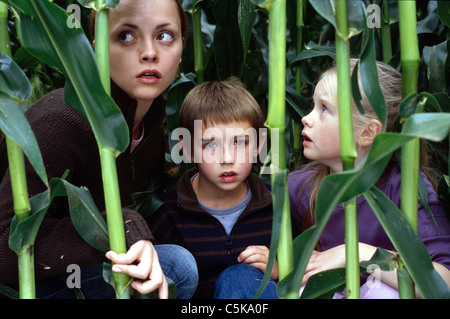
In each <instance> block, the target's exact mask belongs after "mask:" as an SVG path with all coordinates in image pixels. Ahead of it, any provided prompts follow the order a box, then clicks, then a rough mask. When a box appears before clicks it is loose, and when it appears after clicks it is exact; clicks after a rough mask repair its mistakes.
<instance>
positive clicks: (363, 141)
mask: <svg viewBox="0 0 450 319" xmlns="http://www.w3.org/2000/svg"><path fill="white" fill-rule="evenodd" d="M382 129H383V125H382V124H381V122H380V121H379V120H378V119H373V120H371V121H370V123H369V125H367V126H366V128H365V129H364V130H363V131H362V133H361V135H360V136H359V138H358V144H359V145H360V146H361V147H368V146H370V145H372V143H373V139H374V138H375V136H377V135H378V134H379V133H380V132H381V130H382Z"/></svg>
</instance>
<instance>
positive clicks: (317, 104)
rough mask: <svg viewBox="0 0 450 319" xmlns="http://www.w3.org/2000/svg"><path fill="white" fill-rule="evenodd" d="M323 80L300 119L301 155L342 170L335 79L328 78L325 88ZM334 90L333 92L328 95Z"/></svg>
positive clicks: (334, 170)
mask: <svg viewBox="0 0 450 319" xmlns="http://www.w3.org/2000/svg"><path fill="white" fill-rule="evenodd" d="M325 82H326V81H324V80H323V79H322V80H321V81H319V83H318V84H317V86H316V89H315V92H314V108H313V110H312V111H311V112H310V113H309V114H308V115H306V116H304V117H303V118H302V123H303V125H304V128H303V131H302V137H303V147H304V149H303V154H304V155H305V157H306V158H308V159H311V160H316V161H318V162H320V163H322V164H325V165H327V166H328V167H330V169H331V171H332V172H338V171H342V162H341V157H340V154H341V151H340V140H339V113H338V106H337V97H336V94H337V93H336V92H337V91H336V90H337V84H335V82H337V80H336V81H332V80H329V81H328V83H327V84H329V85H330V86H334V87H328V90H327V87H326V85H325ZM332 92H334V93H335V94H332Z"/></svg>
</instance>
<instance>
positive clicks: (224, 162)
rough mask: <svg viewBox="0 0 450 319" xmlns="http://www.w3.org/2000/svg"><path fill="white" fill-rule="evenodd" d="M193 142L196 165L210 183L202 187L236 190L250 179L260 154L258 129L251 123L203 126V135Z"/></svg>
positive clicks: (195, 135) (204, 179) (241, 122)
mask: <svg viewBox="0 0 450 319" xmlns="http://www.w3.org/2000/svg"><path fill="white" fill-rule="evenodd" d="M194 139H195V140H194V143H193V144H194V145H193V148H194V149H193V151H194V152H193V153H194V162H195V163H197V166H198V169H199V172H200V176H201V180H202V182H203V183H205V184H207V185H203V186H208V187H212V188H214V189H216V190H220V191H227V190H234V189H236V188H237V187H238V186H240V184H241V183H242V182H244V181H245V180H246V179H247V176H248V175H249V174H250V171H251V169H252V165H253V162H254V159H255V158H256V156H257V155H258V146H257V144H258V143H257V134H256V130H255V129H254V128H253V127H252V126H251V124H250V123H249V122H248V121H239V122H231V123H227V124H223V123H211V125H209V126H207V127H205V126H204V125H202V134H201V136H200V134H194ZM210 190H211V189H210Z"/></svg>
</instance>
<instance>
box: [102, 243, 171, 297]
mask: <svg viewBox="0 0 450 319" xmlns="http://www.w3.org/2000/svg"><path fill="white" fill-rule="evenodd" d="M106 257H107V258H108V259H109V260H111V261H112V262H113V266H112V271H114V272H120V273H124V274H127V275H129V276H131V277H134V278H138V279H143V280H144V281H143V282H141V281H133V283H132V284H131V287H133V289H136V290H137V291H138V292H140V293H141V294H148V293H150V292H152V291H153V290H155V289H158V288H159V298H161V299H167V298H168V297H169V286H168V284H167V281H166V277H165V276H164V273H163V271H162V269H161V265H160V264H159V259H158V254H157V253H156V251H155V248H154V247H153V244H152V243H151V242H150V241H148V240H140V241H138V242H136V243H135V244H133V245H132V246H131V247H130V249H129V250H128V251H127V252H126V253H125V254H117V253H115V252H113V251H108V252H107V253H106ZM135 261H136V262H137V265H135V264H133V263H134V262H135Z"/></svg>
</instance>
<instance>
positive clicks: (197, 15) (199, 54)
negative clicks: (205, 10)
mask: <svg viewBox="0 0 450 319" xmlns="http://www.w3.org/2000/svg"><path fill="white" fill-rule="evenodd" d="M196 4H197V0H195V1H194V2H193V3H192V7H193V8H192V29H193V30H192V33H193V40H194V68H195V73H196V74H197V82H198V84H201V83H203V82H204V81H205V79H204V77H203V72H204V67H203V36H202V24H201V20H202V10H201V9H200V8H199V7H197V8H196Z"/></svg>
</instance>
